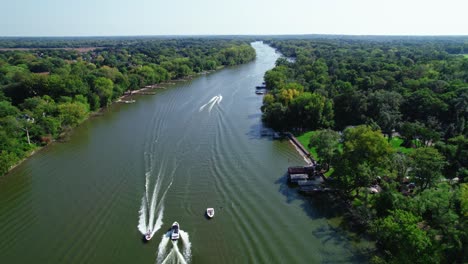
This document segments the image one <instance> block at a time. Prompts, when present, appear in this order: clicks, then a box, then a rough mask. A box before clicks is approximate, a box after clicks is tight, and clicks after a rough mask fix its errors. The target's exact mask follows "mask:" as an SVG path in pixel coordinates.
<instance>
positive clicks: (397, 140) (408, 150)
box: [389, 137, 413, 154]
mask: <svg viewBox="0 0 468 264" xmlns="http://www.w3.org/2000/svg"><path fill="white" fill-rule="evenodd" d="M389 143H390V145H392V147H393V149H394V150H396V151H398V152H401V153H405V154H408V153H411V152H412V151H413V149H412V148H406V147H403V146H402V145H401V144H403V139H402V138H399V137H392V140H390V142H389Z"/></svg>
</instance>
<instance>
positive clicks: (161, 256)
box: [156, 230, 192, 264]
mask: <svg viewBox="0 0 468 264" xmlns="http://www.w3.org/2000/svg"><path fill="white" fill-rule="evenodd" d="M179 234H180V240H181V241H182V250H183V251H182V253H181V252H180V250H179V246H178V242H179V240H177V241H171V231H169V232H167V233H165V234H164V235H163V236H162V238H161V242H160V243H159V246H158V256H157V259H156V263H161V264H164V263H189V262H190V259H191V257H192V253H191V247H192V244H191V243H190V240H189V235H188V233H187V232H185V231H183V230H179ZM169 248H170V250H169V253H167V252H168V249H169Z"/></svg>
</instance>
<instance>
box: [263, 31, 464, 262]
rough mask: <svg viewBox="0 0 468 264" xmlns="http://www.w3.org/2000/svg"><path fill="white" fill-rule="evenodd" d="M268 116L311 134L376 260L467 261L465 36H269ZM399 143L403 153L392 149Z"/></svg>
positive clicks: (272, 122) (274, 123)
mask: <svg viewBox="0 0 468 264" xmlns="http://www.w3.org/2000/svg"><path fill="white" fill-rule="evenodd" d="M268 42H269V44H270V45H271V46H273V47H275V48H276V49H278V50H279V51H280V52H281V53H282V54H284V56H285V57H284V58H280V59H279V60H278V61H277V63H276V67H275V68H273V69H272V70H270V71H268V72H267V73H266V74H265V82H266V85H267V88H268V89H269V92H268V93H267V94H266V95H265V96H264V103H263V106H262V111H263V116H262V118H263V121H264V122H265V123H266V124H267V125H269V126H270V127H272V128H274V129H276V130H278V131H286V130H289V131H293V132H295V133H297V134H301V133H302V132H305V131H314V132H313V134H312V136H311V138H310V147H313V148H315V149H316V152H317V156H318V157H316V158H318V159H319V161H320V162H321V163H322V166H323V167H324V168H327V169H329V171H328V173H327V174H326V175H328V176H327V177H328V178H327V179H328V180H327V182H328V183H329V184H330V185H331V186H332V187H334V188H336V189H337V190H339V193H340V195H341V197H343V198H344V199H345V201H347V202H348V203H349V205H350V206H349V208H350V210H349V212H348V216H349V217H350V219H352V220H353V221H351V222H352V223H354V224H355V227H356V228H358V230H362V231H363V232H367V233H368V234H369V235H371V236H372V237H373V238H374V239H375V240H376V242H377V243H376V245H377V247H378V248H379V249H380V250H379V252H380V254H378V255H376V256H374V257H373V258H372V261H373V262H374V263H462V262H467V261H468V256H467V253H466V252H468V246H467V245H468V231H467V230H468V222H467V220H468V183H466V181H467V180H468V170H467V165H468V138H467V137H468V123H467V121H468V83H467V82H468V58H467V56H465V55H464V53H465V52H468V39H466V38H461V37H454V38H414V39H411V38H394V37H391V38H371V37H368V38H366V37H363V38H358V37H355V38H323V39H320V38H315V39H302V40H301V39H294V40H285V39H279V38H276V39H271V40H269V41H268ZM395 140H400V141H401V142H402V143H401V147H400V148H395V147H393V146H392V142H394V141H395Z"/></svg>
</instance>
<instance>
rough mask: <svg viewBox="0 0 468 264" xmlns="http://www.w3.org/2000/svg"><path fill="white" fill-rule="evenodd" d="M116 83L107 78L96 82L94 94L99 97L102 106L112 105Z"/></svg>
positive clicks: (100, 78)
mask: <svg viewBox="0 0 468 264" xmlns="http://www.w3.org/2000/svg"><path fill="white" fill-rule="evenodd" d="M113 89H114V83H113V82H112V80H109V79H107V78H105V77H99V78H97V79H96V80H94V92H96V94H97V95H98V96H99V101H100V104H101V106H108V105H109V104H110V103H111V99H112V91H113Z"/></svg>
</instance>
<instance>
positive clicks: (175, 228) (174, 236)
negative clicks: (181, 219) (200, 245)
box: [171, 222, 179, 240]
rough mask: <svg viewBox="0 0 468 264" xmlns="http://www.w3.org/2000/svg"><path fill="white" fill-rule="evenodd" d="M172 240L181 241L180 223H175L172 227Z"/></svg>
mask: <svg viewBox="0 0 468 264" xmlns="http://www.w3.org/2000/svg"><path fill="white" fill-rule="evenodd" d="M171 231H172V232H171V239H172V240H177V239H179V223H177V222H174V223H173V224H172V227H171Z"/></svg>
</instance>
